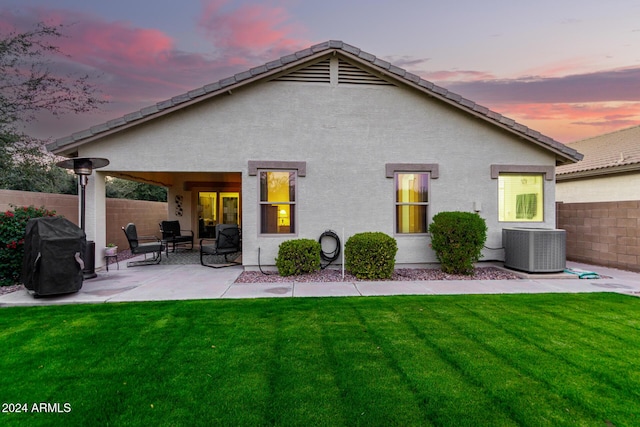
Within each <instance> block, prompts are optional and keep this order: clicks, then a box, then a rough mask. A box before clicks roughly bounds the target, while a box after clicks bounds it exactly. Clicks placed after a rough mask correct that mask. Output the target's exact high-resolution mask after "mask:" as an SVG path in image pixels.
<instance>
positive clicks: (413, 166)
mask: <svg viewBox="0 0 640 427" xmlns="http://www.w3.org/2000/svg"><path fill="white" fill-rule="evenodd" d="M402 173H424V174H427V179H428V185H429V188H428V194H429V196H428V199H427V202H420V203H416V204H415V205H421V206H426V207H427V214H426V215H427V223H426V224H425V226H426V230H427V231H426V232H425V233H398V201H397V199H396V185H397V184H396V182H397V178H396V176H397V175H398V174H402ZM385 174H386V177H387V178H391V179H393V194H394V195H393V235H394V236H403V237H423V236H428V235H429V222H430V221H429V220H430V213H429V212H430V209H429V207H430V206H431V200H432V199H431V188H432V187H431V180H433V179H438V178H439V177H440V165H439V164H438V163H386V164H385ZM402 205H407V203H402Z"/></svg>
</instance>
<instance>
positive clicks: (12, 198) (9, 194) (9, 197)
mask: <svg viewBox="0 0 640 427" xmlns="http://www.w3.org/2000/svg"><path fill="white" fill-rule="evenodd" d="M106 203H107V206H106V214H107V242H108V243H115V244H116V245H118V250H123V249H129V243H127V239H126V238H125V236H124V233H123V232H122V227H123V226H125V225H127V224H128V223H129V222H133V223H135V224H136V228H137V229H138V234H139V235H141V236H157V237H160V229H159V227H158V224H159V223H160V221H162V220H165V219H167V214H168V213H167V203H165V202H147V201H143V200H126V199H107V202H106ZM11 205H15V206H31V205H33V206H35V207H38V208H39V207H41V206H44V207H45V208H47V209H49V210H55V211H56V213H57V214H58V215H62V216H64V217H65V218H67V219H68V220H70V221H71V222H73V223H74V224H77V225H79V224H80V220H79V212H78V210H79V209H78V196H72V195H68V194H48V193H34V192H28V191H13V190H0V212H4V211H7V210H10V209H12V208H11ZM96 253H97V254H99V253H100V252H98V249H97V248H96Z"/></svg>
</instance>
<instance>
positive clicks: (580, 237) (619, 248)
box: [557, 200, 640, 271]
mask: <svg viewBox="0 0 640 427" xmlns="http://www.w3.org/2000/svg"><path fill="white" fill-rule="evenodd" d="M557 221H558V225H557V226H558V228H562V229H564V230H566V231H567V259H569V260H572V261H577V262H584V263H589V264H595V265H603V266H607V267H614V268H620V269H624V270H632V271H640V200H638V201H624V202H592V203H558V205H557Z"/></svg>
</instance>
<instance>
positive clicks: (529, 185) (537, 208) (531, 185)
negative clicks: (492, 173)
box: [498, 173, 544, 222]
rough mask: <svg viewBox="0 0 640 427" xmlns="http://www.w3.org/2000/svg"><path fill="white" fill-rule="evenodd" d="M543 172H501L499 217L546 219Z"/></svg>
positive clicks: (519, 219)
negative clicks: (544, 213)
mask: <svg viewBox="0 0 640 427" xmlns="http://www.w3.org/2000/svg"><path fill="white" fill-rule="evenodd" d="M543 186H544V177H543V175H542V174H537V173H533V174H518V173H500V174H499V176H498V219H499V220H500V221H511V222H541V221H544V215H543V212H544V198H543Z"/></svg>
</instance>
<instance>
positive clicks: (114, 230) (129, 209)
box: [96, 199, 167, 253]
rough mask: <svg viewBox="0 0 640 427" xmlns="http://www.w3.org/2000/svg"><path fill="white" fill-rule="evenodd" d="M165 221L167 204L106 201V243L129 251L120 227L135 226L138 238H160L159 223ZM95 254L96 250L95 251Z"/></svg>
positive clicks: (122, 200)
mask: <svg viewBox="0 0 640 427" xmlns="http://www.w3.org/2000/svg"><path fill="white" fill-rule="evenodd" d="M166 219H167V203H165V202H147V201H143V200H125V199H107V243H115V244H116V245H118V249H119V250H122V249H129V243H128V242H127V239H126V237H125V235H124V233H123V232H122V227H124V226H125V225H127V224H128V223H130V222H133V223H134V224H135V225H136V229H137V231H138V236H156V237H158V238H159V237H161V234H160V226H159V224H160V221H163V220H166ZM96 252H97V253H99V252H98V250H96Z"/></svg>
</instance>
